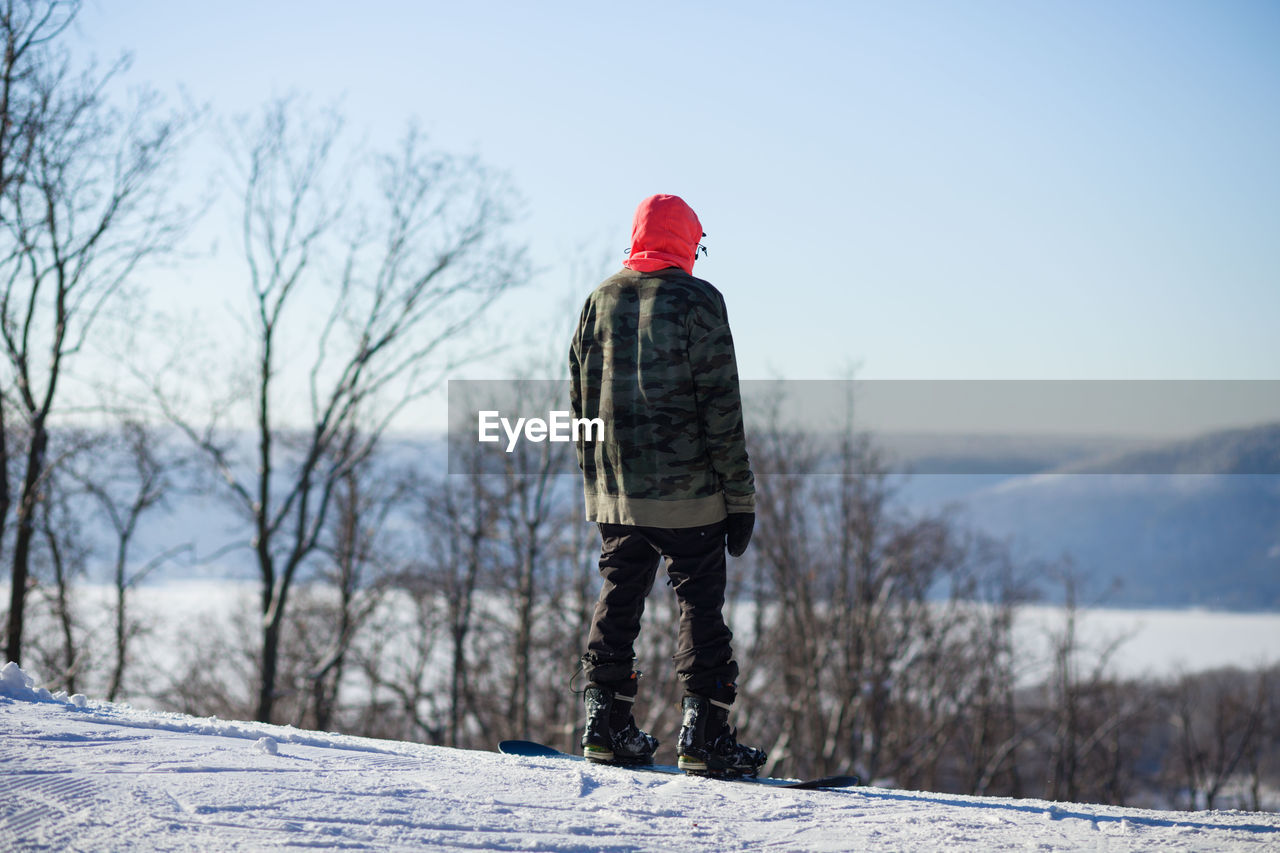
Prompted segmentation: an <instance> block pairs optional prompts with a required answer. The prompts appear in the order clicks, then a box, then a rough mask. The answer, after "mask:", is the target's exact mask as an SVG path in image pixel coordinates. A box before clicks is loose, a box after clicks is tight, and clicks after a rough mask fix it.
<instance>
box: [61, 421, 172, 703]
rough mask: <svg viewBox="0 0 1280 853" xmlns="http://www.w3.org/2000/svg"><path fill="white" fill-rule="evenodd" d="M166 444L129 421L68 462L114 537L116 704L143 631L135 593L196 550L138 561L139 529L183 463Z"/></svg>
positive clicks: (111, 695) (111, 689) (111, 694)
mask: <svg viewBox="0 0 1280 853" xmlns="http://www.w3.org/2000/svg"><path fill="white" fill-rule="evenodd" d="M164 444H165V440H164V437H163V436H161V435H160V434H159V432H158V431H157V430H156V428H155V427H154V426H151V425H148V424H145V423H142V422H141V421H139V420H131V419H125V420H123V421H121V422H120V425H119V434H118V436H117V437H116V440H115V441H114V442H108V441H107V439H106V437H105V436H100V437H99V438H98V445H99V447H98V450H97V452H95V453H93V454H92V455H91V457H90V458H89V459H87V460H86V459H85V454H80V455H79V457H78V458H77V459H76V460H73V464H69V465H67V466H66V467H67V473H68V476H69V478H70V479H72V480H74V482H75V483H76V484H77V487H78V489H79V490H80V491H81V492H83V493H84V494H85V495H87V496H88V497H89V498H90V500H91V501H92V505H93V506H95V507H96V508H97V510H98V512H100V513H101V514H102V516H103V517H104V518H105V519H106V521H107V523H108V525H109V527H110V529H111V532H112V536H113V543H112V546H111V547H112V550H113V553H112V555H111V559H110V565H111V581H112V588H113V592H114V601H113V603H112V606H111V633H112V637H113V638H114V644H113V651H112V656H113V660H112V664H111V674H110V676H109V678H108V682H107V688H106V689H107V699H108V700H110V701H113V702H114V701H115V700H116V699H117V698H118V697H119V696H120V694H121V691H122V690H123V689H124V682H125V672H126V670H127V668H128V665H129V661H130V657H131V656H130V646H131V644H132V642H133V640H134V639H135V638H136V636H137V635H138V633H139V632H140V630H141V625H140V624H139V623H138V621H137V619H135V618H134V617H133V616H131V614H130V608H129V599H130V596H131V593H132V592H133V590H134V589H135V588H136V587H137V586H138V585H139V584H141V583H142V582H143V581H144V580H145V579H146V578H147V576H148V575H150V574H151V573H152V572H153V571H155V570H156V569H158V568H160V567H161V566H163V565H164V564H165V563H167V562H170V561H171V560H173V559H174V558H176V557H177V556H179V555H180V554H182V553H184V552H189V551H190V550H191V549H192V546H191V545H190V544H177V545H174V546H171V547H168V548H166V549H164V550H163V551H160V552H158V553H155V554H152V555H150V557H149V558H148V559H147V560H146V561H145V562H143V563H141V564H136V563H135V562H134V556H133V555H134V549H135V545H136V540H137V534H138V530H139V527H140V525H141V524H142V522H143V519H144V518H145V517H146V516H147V515H148V514H149V513H151V512H152V511H154V510H156V509H157V508H160V507H162V506H163V503H164V501H165V499H166V497H167V496H168V494H169V492H170V491H172V489H173V484H172V480H171V478H172V474H173V472H174V470H176V469H177V468H179V467H180V465H181V462H180V461H179V460H176V459H173V458H170V454H169V452H168V450H167V449H166V448H165V447H164ZM77 463H78V464H77Z"/></svg>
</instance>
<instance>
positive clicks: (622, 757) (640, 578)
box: [582, 524, 659, 763]
mask: <svg viewBox="0 0 1280 853" xmlns="http://www.w3.org/2000/svg"><path fill="white" fill-rule="evenodd" d="M600 535H601V546H600V574H601V576H602V578H603V584H602V585H601V588H600V596H599V598H598V600H597V601H596V609H595V613H594V615H593V617H592V620H591V632H590V634H589V635H588V637H587V652H586V654H584V655H583V656H582V666H583V671H584V673H585V674H586V677H587V682H588V684H587V688H586V692H585V696H584V699H585V702H586V716H587V718H586V723H585V726H584V732H583V736H582V747H583V755H585V756H586V757H587V758H588V759H590V760H592V761H600V762H606V763H647V762H649V761H652V759H653V753H654V751H655V750H656V749H657V747H658V741H657V740H656V739H655V738H654V737H653V736H652V735H650V734H648V733H647V732H643V731H641V730H640V729H639V728H637V727H636V725H635V721H634V719H633V718H632V714H631V707H632V703H633V702H634V701H635V695H636V687H637V685H636V679H635V671H634V668H633V663H634V661H635V651H634V645H635V640H636V636H637V635H638V634H639V633H640V618H641V616H643V615H644V602H645V598H646V597H647V596H648V594H649V591H650V590H651V589H652V588H653V580H654V576H655V575H656V574H657V570H658V562H659V557H658V552H657V551H656V550H655V549H654V547H653V546H652V545H650V544H649V542H648V541H647V540H646V538H645V537H644V536H643V535H642V534H641V533H639V532H638V531H637V530H636V528H632V527H626V526H623V525H613V524H601V525H600Z"/></svg>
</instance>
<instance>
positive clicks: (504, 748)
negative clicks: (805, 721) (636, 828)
mask: <svg viewBox="0 0 1280 853" xmlns="http://www.w3.org/2000/svg"><path fill="white" fill-rule="evenodd" d="M498 751H499V752H501V753H503V754H504V755H523V756H525V757H528V758H563V759H565V760H568V761H586V759H585V758H583V757H582V756H581V755H570V754H569V753H567V752H561V751H560V750H558V749H556V748H554V747H550V746H547V745H546V744H542V743H538V742H536V741H532V740H504V741H503V742H502V743H500V744H498ZM601 766H602V767H621V768H623V769H626V770H641V771H644V772H645V773H665V774H668V775H672V776H685V775H687V774H686V773H685V772H684V771H683V770H681V769H680V768H679V767H676V766H674V765H671V764H604V765H601ZM704 778H707V779H719V780H722V781H726V782H747V783H751V784H755V785H766V786H768V787H770V788H795V789H799V790H814V789H817V788H852V787H854V786H855V785H861V784H862V780H861V779H859V778H858V777H857V776H845V775H840V776H820V777H818V778H816V779H801V780H795V779H769V778H761V777H758V776H706V777H704Z"/></svg>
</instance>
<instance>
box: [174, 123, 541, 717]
mask: <svg viewBox="0 0 1280 853" xmlns="http://www.w3.org/2000/svg"><path fill="white" fill-rule="evenodd" d="M341 131H342V122H341V120H340V119H339V118H338V117H337V115H336V114H334V113H332V112H331V113H329V114H328V115H327V116H326V117H324V118H323V119H321V120H318V121H317V120H313V119H309V118H306V117H305V113H304V110H303V109H302V108H301V107H300V106H299V104H298V103H296V102H294V101H291V100H284V101H280V102H277V103H274V104H272V105H270V106H269V107H268V108H267V109H265V110H264V111H263V114H262V115H261V117H260V118H259V119H258V120H257V121H256V122H248V121H246V122H244V123H242V125H241V127H240V131H239V134H238V136H237V137H236V139H235V140H234V141H233V142H232V143H231V146H230V147H231V150H232V155H233V158H234V160H235V164H236V166H237V169H238V176H239V181H240V185H241V191H242V194H243V208H242V213H243V216H242V236H243V245H244V252H245V258H246V261H247V267H248V273H249V290H250V297H251V311H250V317H249V322H248V328H249V330H250V338H251V343H250V346H251V347H252V348H253V349H254V350H256V352H255V353H254V357H253V366H252V368H251V371H250V375H251V379H250V380H249V381H248V383H247V384H248V387H249V389H251V390H248V391H247V393H246V394H245V397H244V402H247V403H248V407H249V410H250V412H251V418H252V423H253V435H254V445H255V446H254V448H253V451H252V453H251V454H250V457H249V458H248V459H245V458H243V457H241V456H240V455H239V454H238V453H237V452H236V448H235V441H234V436H233V435H228V434H226V433H220V431H219V428H218V424H217V423H216V422H215V421H213V420H210V421H209V422H207V423H205V424H203V425H197V424H196V423H195V422H194V421H193V420H192V419H191V418H190V417H187V416H185V415H183V414H182V413H180V412H177V411H175V408H174V407H173V406H172V405H171V404H170V403H169V402H168V401H162V402H164V405H165V406H166V409H167V411H168V413H169V415H170V417H171V418H172V419H173V420H174V422H175V423H177V424H178V425H179V426H181V427H182V428H183V429H184V430H185V431H186V432H187V434H188V435H189V436H190V437H191V438H192V439H193V440H194V442H195V444H196V446H197V447H199V448H200V449H201V451H202V452H203V453H204V455H205V457H206V458H207V459H208V461H209V462H210V464H211V465H212V466H213V467H214V468H215V469H216V470H217V471H218V473H219V475H220V476H221V478H222V481H223V482H224V484H225V486H226V493H227V494H228V495H229V497H230V498H231V500H232V502H233V504H234V505H235V506H236V507H238V508H239V510H240V511H241V512H242V513H243V514H244V517H245V519H246V521H247V522H248V523H249V524H250V525H251V527H252V531H253V535H252V548H253V552H254V558H255V563H256V565H257V570H258V573H259V579H260V582H261V599H260V614H261V623H262V637H261V667H262V670H261V677H260V679H259V691H258V705H257V711H256V717H257V718H258V719H260V720H269V719H270V718H271V716H272V711H273V707H274V703H275V699H276V689H277V672H278V667H279V652H280V640H281V631H282V629H283V626H284V625H285V616H286V611H287V606H288V602H289V595H290V592H291V590H292V588H293V585H294V583H295V581H296V580H297V579H298V578H299V576H300V573H302V572H303V571H304V569H305V568H306V567H308V566H310V565H313V564H314V562H315V561H314V559H313V558H314V557H315V556H316V553H317V550H318V549H319V548H320V546H321V542H322V536H323V533H324V531H325V529H326V524H327V522H328V519H329V514H330V512H331V511H332V509H333V506H334V500H335V496H336V495H337V493H338V490H339V488H340V486H341V484H342V483H343V482H345V478H346V477H347V475H348V473H349V472H350V471H351V470H352V468H353V467H354V466H358V465H359V464H360V463H361V462H362V461H364V460H366V459H368V458H370V456H371V455H372V454H373V452H374V449H375V447H376V446H377V444H378V442H379V440H380V439H381V437H382V435H383V434H384V432H385V431H386V429H387V426H388V424H389V423H390V422H391V421H392V420H393V419H394V418H395V417H396V416H397V415H398V414H399V413H400V412H401V411H403V410H404V408H405V407H406V406H407V405H409V404H410V403H411V402H413V401H416V400H418V399H420V398H421V397H422V396H423V395H424V394H425V393H426V392H427V391H429V390H431V389H432V388H433V387H434V386H435V385H436V384H437V383H438V382H439V381H440V379H441V377H442V376H443V375H444V372H445V371H446V370H447V369H448V368H449V367H451V366H453V364H456V362H453V363H451V362H450V361H448V360H447V359H446V358H445V357H444V356H445V348H446V345H447V344H450V343H456V342H457V339H458V338H459V336H460V335H461V333H462V332H463V331H464V330H466V329H467V328H468V327H469V326H470V325H471V324H472V323H473V322H474V321H475V320H476V318H477V317H479V316H480V315H481V313H482V312H483V311H484V310H485V309H486V308H487V307H488V306H489V305H490V304H491V303H492V301H493V300H494V299H495V298H496V297H497V296H498V295H499V294H500V293H502V292H503V291H504V290H506V289H507V288H508V287H510V286H512V285H513V284H515V283H516V281H517V280H518V276H519V275H520V274H521V273H522V267H523V260H522V254H521V252H519V251H513V250H511V249H510V248H509V247H508V245H507V244H506V243H505V242H504V240H503V229H504V226H505V225H506V224H507V223H508V221H509V217H510V198H509V194H508V192H507V190H506V189H505V186H504V184H503V183H502V181H501V180H499V179H498V178H495V177H493V176H491V175H489V174H488V173H487V172H486V171H485V170H484V169H482V168H481V167H480V166H479V165H478V164H476V163H475V162H473V161H459V160H457V159H455V158H452V157H449V156H447V155H442V154H435V153H430V152H425V151H424V150H423V144H422V140H421V138H420V137H419V135H418V134H417V133H416V132H414V131H412V130H410V131H409V132H408V133H407V134H406V136H405V138H404V141H403V143H402V145H401V147H400V149H399V150H398V151H397V152H395V153H394V154H391V155H388V156H384V157H380V158H377V159H375V160H373V161H372V162H371V163H369V164H367V166H368V168H370V169H372V172H373V174H374V176H375V177H376V181H374V182H371V183H373V184H375V185H376V186H377V187H378V189H379V191H380V192H379V198H377V199H376V200H375V205H374V206H373V208H371V209H369V210H364V209H361V207H360V205H358V204H357V196H358V194H357V191H356V190H355V189H354V187H356V186H360V184H358V183H357V182H355V181H354V180H352V179H351V176H352V175H353V174H354V173H355V172H356V171H358V170H359V169H360V168H364V167H365V165H366V164H364V163H363V162H357V163H355V164H350V163H346V162H342V161H341V158H340V156H339V150H338V149H339V147H340V145H341V141H342V133H341ZM338 249H341V251H340V252H337V254H339V257H337V258H335V257H334V255H335V250H338ZM311 321H315V325H314V326H311V325H309V323H311ZM298 369H301V371H302V373H300V376H301V377H302V379H301V381H300V383H298V384H293V385H291V384H289V383H287V382H285V381H284V378H285V374H286V373H287V372H288V371H290V370H298Z"/></svg>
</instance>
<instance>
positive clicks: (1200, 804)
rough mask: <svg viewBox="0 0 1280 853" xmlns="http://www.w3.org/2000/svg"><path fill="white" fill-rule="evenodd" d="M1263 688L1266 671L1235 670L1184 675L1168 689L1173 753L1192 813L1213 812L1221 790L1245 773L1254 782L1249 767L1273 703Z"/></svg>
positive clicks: (1260, 741)
mask: <svg viewBox="0 0 1280 853" xmlns="http://www.w3.org/2000/svg"><path fill="white" fill-rule="evenodd" d="M1267 688H1268V685H1267V672H1266V670H1258V671H1256V672H1254V673H1246V672H1243V671H1241V670H1237V669H1224V670H1217V671H1213V672H1207V673H1200V674H1196V675H1187V676H1184V677H1182V678H1181V679H1179V680H1178V682H1177V683H1176V684H1175V685H1174V686H1173V688H1172V690H1171V691H1170V706H1171V707H1170V711H1171V716H1172V723H1173V727H1174V731H1175V748H1176V752H1177V756H1178V763H1179V764H1180V765H1181V771H1182V780H1183V785H1184V786H1185V790H1186V792H1187V795H1188V796H1189V797H1190V798H1191V802H1190V803H1189V805H1190V807H1191V808H1205V809H1213V808H1216V807H1217V803H1218V799H1219V797H1220V796H1221V795H1222V793H1223V790H1224V788H1225V787H1226V785H1227V784H1228V783H1229V782H1230V781H1231V780H1232V779H1233V778H1235V777H1236V776H1237V775H1243V774H1242V773H1241V771H1242V770H1244V769H1248V770H1249V771H1250V773H1249V775H1250V776H1253V777H1256V772H1255V771H1253V767H1252V765H1254V764H1256V763H1259V756H1258V752H1259V746H1260V744H1261V743H1262V742H1263V740H1264V737H1265V729H1266V717H1265V714H1266V712H1267V710H1268V708H1269V705H1270V703H1271V702H1272V698H1271V697H1270V696H1269V692H1268V689H1267ZM1254 785H1255V787H1256V783H1254ZM1254 799H1255V800H1256V799H1257V795H1256V794H1254Z"/></svg>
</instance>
